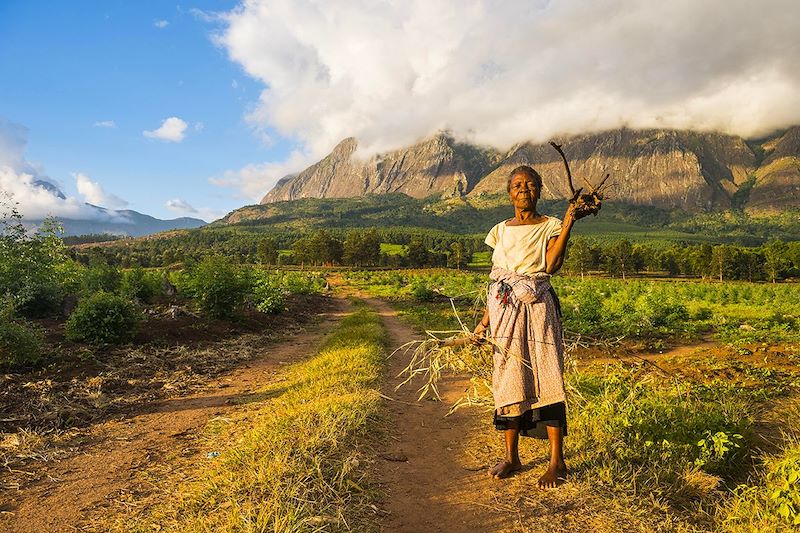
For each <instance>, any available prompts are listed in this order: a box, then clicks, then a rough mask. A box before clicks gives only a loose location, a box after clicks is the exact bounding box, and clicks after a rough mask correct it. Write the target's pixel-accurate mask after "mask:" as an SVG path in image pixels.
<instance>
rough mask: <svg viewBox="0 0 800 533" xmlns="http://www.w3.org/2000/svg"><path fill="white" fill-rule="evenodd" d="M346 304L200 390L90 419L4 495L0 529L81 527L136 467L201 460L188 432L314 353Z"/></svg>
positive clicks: (39, 531) (124, 486)
mask: <svg viewBox="0 0 800 533" xmlns="http://www.w3.org/2000/svg"><path fill="white" fill-rule="evenodd" d="M348 308H349V302H348V301H347V300H343V299H338V298H337V299H336V305H335V307H334V309H332V310H331V311H329V312H327V313H325V314H324V315H323V320H322V322H321V323H319V324H318V325H316V326H312V327H311V328H310V329H309V330H308V331H306V332H303V333H301V334H300V335H298V336H296V337H295V338H294V339H292V340H290V341H288V342H283V343H278V344H275V345H274V349H271V350H269V351H268V352H265V353H264V354H263V356H262V357H260V358H258V359H255V360H252V361H250V362H249V363H248V364H247V365H246V366H244V367H242V368H239V369H237V370H236V371H234V372H232V373H230V374H228V375H225V376H222V377H220V378H219V379H215V380H213V381H212V382H211V383H209V386H208V387H207V388H206V389H205V390H204V391H203V392H200V393H197V394H193V395H191V396H185V397H180V398H173V399H168V400H165V401H161V402H156V403H153V404H148V405H143V406H142V408H141V409H140V410H139V411H138V413H137V414H135V415H133V416H130V417H129V418H126V419H123V420H114V421H110V422H105V423H102V424H98V425H97V426H95V427H93V428H92V429H91V431H90V432H89V434H88V438H87V440H86V441H85V443H84V444H82V445H81V447H80V448H81V449H80V450H79V453H78V454H76V455H73V456H71V457H68V458H66V459H64V460H62V461H59V462H54V463H47V464H43V465H38V466H36V468H41V469H45V475H44V476H43V479H42V480H41V481H39V482H37V483H34V484H33V485H31V486H28V487H25V489H24V490H21V491H20V492H18V493H17V494H16V495H13V496H11V498H4V499H10V503H9V504H7V505H6V506H5V511H4V513H3V515H2V516H0V530H2V531H9V532H31V533H33V532H35V533H43V532H49V531H59V532H60V531H75V530H78V529H79V524H80V523H81V522H82V521H83V520H84V519H86V518H87V517H88V516H89V515H90V514H91V512H92V510H94V509H97V508H98V507H103V506H105V505H108V504H110V503H111V502H113V501H114V500H115V498H116V497H117V496H118V495H119V494H121V493H123V492H125V491H128V492H130V491H132V490H134V489H135V487H134V485H135V483H136V482H135V479H134V476H135V474H137V472H140V471H141V470H143V469H148V468H152V467H155V466H157V465H158V464H159V462H160V461H161V462H163V461H164V460H165V459H166V458H167V457H169V456H174V454H175V453H180V455H182V456H187V459H190V460H195V461H202V460H204V459H205V454H206V452H207V450H199V449H196V448H195V447H193V446H192V444H191V442H190V441H191V439H192V438H193V437H194V436H195V435H196V434H197V433H198V432H200V431H202V430H203V428H204V427H205V426H206V424H207V423H208V422H209V420H211V419H213V418H214V417H223V416H224V415H225V414H226V413H228V412H230V411H231V410H233V409H235V408H236V406H237V404H238V403H240V402H241V401H242V400H246V399H247V397H248V393H249V392H250V391H251V390H253V389H257V388H260V387H263V386H264V385H266V384H267V383H269V382H270V381H271V380H272V379H273V378H274V376H275V374H276V373H277V372H278V371H279V369H280V368H281V366H282V365H283V364H285V363H290V362H293V361H297V360H299V359H300V358H302V357H304V356H307V355H310V354H313V353H314V352H315V348H316V346H317V344H318V343H319V342H320V340H321V338H322V336H323V335H324V334H325V333H326V332H327V331H328V330H330V329H331V328H332V327H333V326H334V325H335V324H336V323H337V322H338V321H339V320H340V319H341V316H343V315H344V314H346V312H347V311H348ZM6 496H8V495H6Z"/></svg>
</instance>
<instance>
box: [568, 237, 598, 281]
mask: <svg viewBox="0 0 800 533" xmlns="http://www.w3.org/2000/svg"><path fill="white" fill-rule="evenodd" d="M596 262H597V251H596V249H595V247H594V245H593V244H592V243H591V241H589V240H588V239H585V238H583V237H575V239H574V240H573V241H572V242H571V243H570V247H569V249H568V250H567V258H566V263H567V267H568V268H569V270H572V271H578V272H580V273H581V279H583V275H584V273H585V272H588V271H589V269H590V268H592V267H593V266H595V265H596Z"/></svg>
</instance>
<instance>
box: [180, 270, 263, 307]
mask: <svg viewBox="0 0 800 533" xmlns="http://www.w3.org/2000/svg"><path fill="white" fill-rule="evenodd" d="M184 284H185V287H186V290H187V291H188V292H189V293H190V294H191V296H193V297H194V298H195V300H196V301H197V304H198V305H199V306H200V309H202V310H203V311H204V312H205V313H207V314H208V315H209V316H211V317H214V318H226V317H230V316H232V315H233V314H234V311H235V310H236V308H237V307H238V306H239V305H241V304H242V302H244V299H245V297H246V296H247V293H248V291H249V289H250V283H249V282H248V280H247V277H246V276H245V275H243V274H242V273H241V272H240V271H239V269H238V268H237V267H236V265H234V264H233V263H232V262H231V261H230V260H229V259H227V258H225V257H222V256H208V257H206V258H205V259H203V260H202V261H200V262H199V263H197V264H196V265H195V266H194V267H193V268H192V269H191V270H190V271H189V272H188V273H187V275H186V279H185V281H184Z"/></svg>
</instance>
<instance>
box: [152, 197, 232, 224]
mask: <svg viewBox="0 0 800 533" xmlns="http://www.w3.org/2000/svg"><path fill="white" fill-rule="evenodd" d="M164 207H166V208H167V209H169V210H170V211H174V212H175V213H178V214H181V215H184V216H187V215H191V216H194V217H196V218H200V219H202V220H204V221H206V222H211V221H213V220H217V219H219V218H222V217H223V216H225V212H223V211H219V210H217V209H211V208H208V207H200V208H197V209H196V208H195V207H193V206H192V205H191V204H190V203H189V202H187V201H186V200H183V199H181V198H175V199H173V200H167V202H166V203H165V204H164Z"/></svg>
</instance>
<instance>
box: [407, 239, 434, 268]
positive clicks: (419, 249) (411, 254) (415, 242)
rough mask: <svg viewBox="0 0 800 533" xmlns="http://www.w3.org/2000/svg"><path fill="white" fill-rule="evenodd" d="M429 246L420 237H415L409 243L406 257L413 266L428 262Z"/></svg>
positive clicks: (423, 264)
mask: <svg viewBox="0 0 800 533" xmlns="http://www.w3.org/2000/svg"><path fill="white" fill-rule="evenodd" d="M428 255H429V254H428V247H427V246H425V243H424V242H423V241H422V239H421V238H419V237H414V238H412V239H411V242H409V243H408V250H407V251H406V259H407V260H408V264H409V265H411V266H418V267H421V266H425V265H427V264H428Z"/></svg>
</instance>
